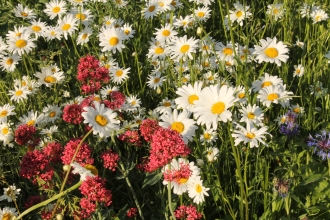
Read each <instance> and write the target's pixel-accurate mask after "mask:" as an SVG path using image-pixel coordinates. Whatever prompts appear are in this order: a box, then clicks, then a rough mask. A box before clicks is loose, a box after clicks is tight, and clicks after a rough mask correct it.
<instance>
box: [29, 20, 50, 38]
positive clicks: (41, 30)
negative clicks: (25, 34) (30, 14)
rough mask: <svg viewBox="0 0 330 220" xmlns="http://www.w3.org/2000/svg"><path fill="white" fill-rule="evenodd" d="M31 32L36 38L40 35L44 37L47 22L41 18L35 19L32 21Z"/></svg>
mask: <svg viewBox="0 0 330 220" xmlns="http://www.w3.org/2000/svg"><path fill="white" fill-rule="evenodd" d="M29 28H30V30H31V31H30V32H31V33H33V34H34V36H35V39H37V38H38V37H40V36H41V37H44V36H45V35H46V29H47V24H46V23H45V22H41V21H40V19H39V20H38V21H36V20H33V21H32V22H31V26H30V27H29Z"/></svg>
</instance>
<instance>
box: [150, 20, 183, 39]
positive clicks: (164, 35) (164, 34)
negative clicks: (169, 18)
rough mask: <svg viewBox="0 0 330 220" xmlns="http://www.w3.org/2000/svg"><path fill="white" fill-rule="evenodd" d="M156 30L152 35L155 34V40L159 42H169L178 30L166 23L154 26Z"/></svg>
mask: <svg viewBox="0 0 330 220" xmlns="http://www.w3.org/2000/svg"><path fill="white" fill-rule="evenodd" d="M156 30H157V31H156V33H154V35H156V40H157V41H159V42H169V41H171V40H172V39H173V38H174V37H175V36H176V35H177V34H178V32H177V31H175V30H174V28H173V27H171V24H166V25H165V26H162V27H161V28H159V29H157V28H156Z"/></svg>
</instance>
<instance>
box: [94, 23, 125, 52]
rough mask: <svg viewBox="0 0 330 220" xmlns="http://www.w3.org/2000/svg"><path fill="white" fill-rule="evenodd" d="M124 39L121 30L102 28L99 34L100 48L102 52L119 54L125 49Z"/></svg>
mask: <svg viewBox="0 0 330 220" xmlns="http://www.w3.org/2000/svg"><path fill="white" fill-rule="evenodd" d="M125 38H126V35H125V34H124V32H123V30H122V29H120V28H115V27H110V28H109V27H106V28H102V29H101V32H100V34H99V40H100V46H101V47H102V52H105V51H111V52H112V53H116V51H117V50H118V51H119V52H121V51H122V49H123V48H125V45H124V44H123V40H124V39H125Z"/></svg>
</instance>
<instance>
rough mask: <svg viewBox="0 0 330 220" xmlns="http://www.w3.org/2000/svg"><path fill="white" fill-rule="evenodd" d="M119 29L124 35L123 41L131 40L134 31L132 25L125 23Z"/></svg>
mask: <svg viewBox="0 0 330 220" xmlns="http://www.w3.org/2000/svg"><path fill="white" fill-rule="evenodd" d="M121 29H122V30H123V32H124V34H125V35H126V38H125V39H130V38H133V37H134V36H133V35H134V34H135V30H133V28H132V25H130V24H128V23H125V24H124V25H123V27H121Z"/></svg>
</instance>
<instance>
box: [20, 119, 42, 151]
mask: <svg viewBox="0 0 330 220" xmlns="http://www.w3.org/2000/svg"><path fill="white" fill-rule="evenodd" d="M36 131H37V129H36V127H35V126H33V125H27V124H22V125H19V126H18V127H17V129H16V130H15V141H16V143H17V144H19V145H21V146H23V145H28V147H30V148H34V147H35V146H37V145H38V144H39V142H40V138H39V137H37V136H36Z"/></svg>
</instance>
